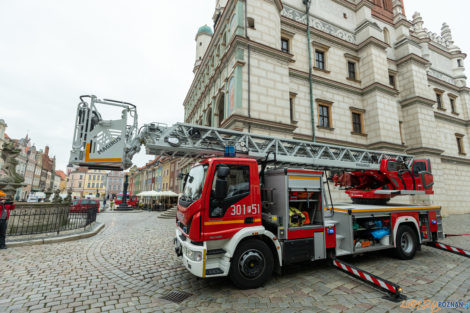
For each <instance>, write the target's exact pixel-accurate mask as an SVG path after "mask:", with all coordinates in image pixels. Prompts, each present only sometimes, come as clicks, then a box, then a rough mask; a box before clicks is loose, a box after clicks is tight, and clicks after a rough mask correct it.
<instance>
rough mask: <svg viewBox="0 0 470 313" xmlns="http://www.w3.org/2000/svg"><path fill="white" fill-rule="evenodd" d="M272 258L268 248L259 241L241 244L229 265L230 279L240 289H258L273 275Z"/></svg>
mask: <svg viewBox="0 0 470 313" xmlns="http://www.w3.org/2000/svg"><path fill="white" fill-rule="evenodd" d="M273 267H274V258H273V254H272V252H271V250H270V249H269V247H268V246H267V245H266V244H265V243H264V242H263V241H261V240H257V239H256V240H248V241H245V242H242V243H241V244H240V246H239V247H238V248H237V251H236V252H235V254H234V256H233V259H232V264H231V265H230V279H231V280H232V282H233V283H234V285H235V286H237V287H238V288H241V289H252V288H258V287H260V286H261V285H263V284H264V283H266V282H267V281H268V280H269V279H270V278H271V275H272V273H273Z"/></svg>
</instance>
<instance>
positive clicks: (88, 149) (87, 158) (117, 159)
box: [85, 143, 122, 163]
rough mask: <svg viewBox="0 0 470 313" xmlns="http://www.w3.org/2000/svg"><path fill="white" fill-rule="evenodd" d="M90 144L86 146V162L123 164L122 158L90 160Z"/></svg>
mask: <svg viewBox="0 0 470 313" xmlns="http://www.w3.org/2000/svg"><path fill="white" fill-rule="evenodd" d="M90 149H91V147H90V144H89V143H87V144H86V149H85V162H91V163H94V162H122V159H120V158H115V159H90Z"/></svg>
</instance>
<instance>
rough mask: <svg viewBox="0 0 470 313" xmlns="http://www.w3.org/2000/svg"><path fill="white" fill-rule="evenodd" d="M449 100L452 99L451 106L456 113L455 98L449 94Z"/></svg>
mask: <svg viewBox="0 0 470 313" xmlns="http://www.w3.org/2000/svg"><path fill="white" fill-rule="evenodd" d="M449 101H450V108H451V109H452V113H454V114H456V113H457V110H456V106H455V98H454V97H450V96H449Z"/></svg>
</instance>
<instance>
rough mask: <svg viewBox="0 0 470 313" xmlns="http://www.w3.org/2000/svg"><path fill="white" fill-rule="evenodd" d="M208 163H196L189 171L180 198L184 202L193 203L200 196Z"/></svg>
mask: <svg viewBox="0 0 470 313" xmlns="http://www.w3.org/2000/svg"><path fill="white" fill-rule="evenodd" d="M207 168H208V165H198V166H195V167H193V168H192V169H191V171H189V174H188V176H187V178H186V183H185V185H184V191H183V195H182V197H181V200H182V201H183V202H185V203H186V204H188V202H189V203H193V202H194V201H196V200H197V199H199V198H200V197H201V194H202V188H203V187H204V181H205V179H206V174H207Z"/></svg>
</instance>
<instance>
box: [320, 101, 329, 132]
mask: <svg viewBox="0 0 470 313" xmlns="http://www.w3.org/2000/svg"><path fill="white" fill-rule="evenodd" d="M318 115H319V126H320V127H325V128H331V125H330V106H328V105H322V104H320V105H319V106H318Z"/></svg>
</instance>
